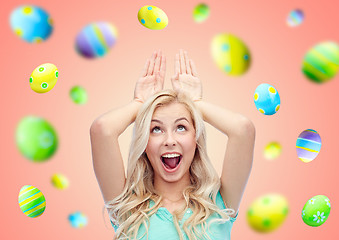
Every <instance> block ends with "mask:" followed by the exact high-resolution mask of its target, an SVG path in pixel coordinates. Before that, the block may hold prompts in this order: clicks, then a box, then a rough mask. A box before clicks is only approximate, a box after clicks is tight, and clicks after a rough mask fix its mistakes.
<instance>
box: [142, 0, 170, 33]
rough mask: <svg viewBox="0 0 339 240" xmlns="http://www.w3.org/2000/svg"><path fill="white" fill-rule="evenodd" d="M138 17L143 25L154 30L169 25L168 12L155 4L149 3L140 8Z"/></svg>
mask: <svg viewBox="0 0 339 240" xmlns="http://www.w3.org/2000/svg"><path fill="white" fill-rule="evenodd" d="M138 19H139V22H140V23H141V25H143V26H144V27H147V28H149V29H152V30H160V29H163V28H165V27H166V26H167V24H168V17H167V15H166V13H165V12H164V11H163V10H162V9H160V8H158V7H155V6H151V5H147V6H143V7H142V8H140V9H139V12H138Z"/></svg>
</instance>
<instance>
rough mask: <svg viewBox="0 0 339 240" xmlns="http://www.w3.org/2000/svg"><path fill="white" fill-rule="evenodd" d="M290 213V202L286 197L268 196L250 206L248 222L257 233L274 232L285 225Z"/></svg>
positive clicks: (258, 199) (279, 195)
mask: <svg viewBox="0 0 339 240" xmlns="http://www.w3.org/2000/svg"><path fill="white" fill-rule="evenodd" d="M288 211H289V207H288V202H287V199H286V198H285V197H284V196H282V195H281V194H266V195H263V196H261V197H259V198H257V199H256V200H254V201H253V203H252V204H251V205H250V207H249V209H248V211H247V222H248V224H249V225H250V227H251V228H252V229H253V230H255V231H257V232H261V233H267V232H272V231H274V230H276V229H277V228H279V227H280V226H281V225H282V224H283V222H284V221H285V219H286V217H287V214H288Z"/></svg>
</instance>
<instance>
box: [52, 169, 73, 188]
mask: <svg viewBox="0 0 339 240" xmlns="http://www.w3.org/2000/svg"><path fill="white" fill-rule="evenodd" d="M51 182H52V185H53V186H54V187H55V188H57V189H59V190H64V189H66V188H68V187H69V181H68V178H67V177H66V176H65V175H63V174H60V173H56V174H53V176H52V178H51Z"/></svg>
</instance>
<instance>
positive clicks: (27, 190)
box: [18, 185, 46, 218]
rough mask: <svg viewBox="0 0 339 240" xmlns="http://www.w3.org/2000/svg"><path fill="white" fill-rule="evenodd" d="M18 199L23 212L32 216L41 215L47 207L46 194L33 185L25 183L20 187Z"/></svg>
mask: <svg viewBox="0 0 339 240" xmlns="http://www.w3.org/2000/svg"><path fill="white" fill-rule="evenodd" d="M18 201H19V206H20V209H21V210H22V212H23V213H24V214H25V215H26V216H28V217H31V218H36V217H39V216H41V215H42V214H43V213H44V211H45V208H46V199H45V196H44V195H43V194H42V192H41V191H40V190H39V189H38V188H36V187H33V186H31V185H25V186H23V187H22V188H21V189H20V192H19V198H18Z"/></svg>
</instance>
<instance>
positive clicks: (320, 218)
mask: <svg viewBox="0 0 339 240" xmlns="http://www.w3.org/2000/svg"><path fill="white" fill-rule="evenodd" d="M330 211H331V202H330V199H329V198H328V197H326V196H324V195H317V196H314V197H312V198H310V199H309V200H308V201H307V202H306V203H305V205H304V208H303V210H302V212H301V218H302V220H303V221H304V223H306V224H307V225H308V226H311V227H319V226H320V225H322V224H324V223H325V222H326V220H327V219H328V216H329V215H330Z"/></svg>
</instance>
